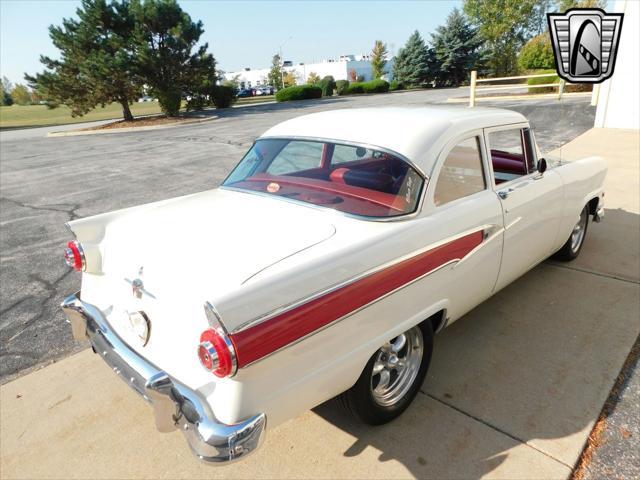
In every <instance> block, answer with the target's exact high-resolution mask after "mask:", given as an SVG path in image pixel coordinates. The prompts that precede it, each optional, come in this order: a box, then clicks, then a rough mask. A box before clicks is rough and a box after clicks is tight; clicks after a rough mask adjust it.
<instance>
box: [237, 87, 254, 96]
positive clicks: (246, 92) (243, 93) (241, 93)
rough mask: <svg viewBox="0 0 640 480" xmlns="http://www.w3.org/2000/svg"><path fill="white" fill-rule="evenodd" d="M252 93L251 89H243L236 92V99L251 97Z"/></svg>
mask: <svg viewBox="0 0 640 480" xmlns="http://www.w3.org/2000/svg"><path fill="white" fill-rule="evenodd" d="M253 95H254V91H253V89H251V88H243V89H241V90H240V91H239V92H238V98H247V97H253Z"/></svg>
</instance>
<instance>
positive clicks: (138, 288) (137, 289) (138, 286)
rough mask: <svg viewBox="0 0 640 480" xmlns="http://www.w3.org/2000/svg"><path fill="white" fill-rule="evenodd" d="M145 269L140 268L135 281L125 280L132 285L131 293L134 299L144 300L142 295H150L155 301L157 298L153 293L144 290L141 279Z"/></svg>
mask: <svg viewBox="0 0 640 480" xmlns="http://www.w3.org/2000/svg"><path fill="white" fill-rule="evenodd" d="M143 268H144V267H140V269H139V270H138V278H136V279H134V280H129V279H128V278H125V281H126V282H127V283H129V284H130V285H131V293H133V296H134V297H136V298H142V294H143V293H145V294H147V295H149V296H150V297H151V298H153V299H155V298H156V297H154V296H153V295H152V294H151V293H149V292H148V291H147V290H145V289H144V283H143V282H142V279H141V278H139V277H141V276H142V269H143Z"/></svg>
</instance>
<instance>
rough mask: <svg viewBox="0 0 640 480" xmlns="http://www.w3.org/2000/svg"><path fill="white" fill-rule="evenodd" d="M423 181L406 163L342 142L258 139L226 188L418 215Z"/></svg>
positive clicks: (381, 213)
mask: <svg viewBox="0 0 640 480" xmlns="http://www.w3.org/2000/svg"><path fill="white" fill-rule="evenodd" d="M423 183H424V180H423V178H422V177H421V176H420V174H418V172H416V171H415V170H414V169H413V168H412V167H411V166H410V165H409V164H408V163H407V162H405V161H404V160H402V159H400V158H398V157H396V156H394V155H392V154H389V153H387V152H382V151H379V150H373V149H370V148H365V147H360V146H353V145H342V144H339V143H332V142H323V141H313V140H290V139H263V140H258V141H257V142H256V143H255V144H254V145H253V147H251V150H249V151H248V152H247V154H246V155H245V156H244V158H243V159H242V161H241V162H240V163H239V164H238V166H237V167H236V168H235V169H234V170H233V172H231V175H229V177H228V178H227V179H226V180H225V182H224V184H223V185H224V186H227V187H233V188H237V189H241V190H249V191H254V192H262V193H267V194H270V195H275V196H279V197H285V198H289V199H293V200H298V201H301V202H306V203H311V204H313V205H318V206H322V207H326V208H332V209H335V210H339V211H341V212H346V213H351V214H355V215H363V216H367V217H395V216H398V215H405V214H407V213H411V212H414V211H415V210H416V208H417V207H418V200H419V198H420V194H421V192H422V188H423Z"/></svg>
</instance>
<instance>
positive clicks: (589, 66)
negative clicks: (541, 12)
mask: <svg viewBox="0 0 640 480" xmlns="http://www.w3.org/2000/svg"><path fill="white" fill-rule="evenodd" d="M623 15H624V14H622V13H606V12H605V11H604V10H601V9H599V8H572V9H570V10H567V12H565V13H549V14H547V20H548V22H549V32H551V42H552V44H553V53H554V55H555V59H556V68H557V70H558V75H559V76H560V77H562V78H563V79H565V80H567V81H568V82H572V83H600V82H603V81H605V80H606V79H607V78H609V77H611V75H613V69H614V67H615V62H616V53H617V51H618V40H619V38H620V30H621V29H622V18H623Z"/></svg>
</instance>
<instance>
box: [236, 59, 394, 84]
mask: <svg viewBox="0 0 640 480" xmlns="http://www.w3.org/2000/svg"><path fill="white" fill-rule="evenodd" d="M289 63H291V62H287V61H285V62H284V64H285V65H287V64H289ZM282 70H283V72H284V73H285V74H287V73H288V72H293V74H294V75H295V77H296V83H297V84H298V85H302V84H304V83H307V79H308V78H309V75H311V73H315V74H316V75H318V76H319V77H320V78H323V77H326V76H327V75H331V76H332V77H333V78H334V79H335V80H351V79H352V78H353V77H356V78H357V77H359V76H362V77H363V78H364V80H365V81H367V80H372V79H373V74H372V68H371V60H370V57H369V55H341V56H340V57H339V59H337V60H333V59H327V60H322V61H321V62H318V63H309V64H305V63H300V64H298V65H291V66H284V67H282ZM270 71H271V68H260V69H256V70H253V69H250V68H245V69H244V70H240V71H237V72H226V73H225V74H224V78H225V80H233V79H235V78H237V81H238V83H239V84H240V87H241V88H249V87H257V86H260V85H268V83H269V72H270ZM385 72H386V73H385V75H384V76H383V78H384V79H386V80H391V79H392V78H393V60H389V61H387V64H386V65H385Z"/></svg>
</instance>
